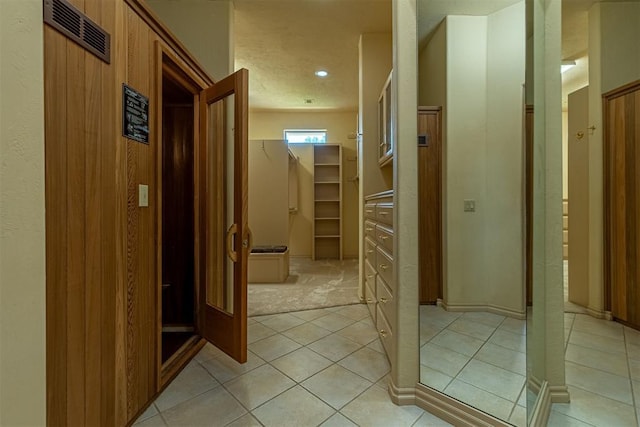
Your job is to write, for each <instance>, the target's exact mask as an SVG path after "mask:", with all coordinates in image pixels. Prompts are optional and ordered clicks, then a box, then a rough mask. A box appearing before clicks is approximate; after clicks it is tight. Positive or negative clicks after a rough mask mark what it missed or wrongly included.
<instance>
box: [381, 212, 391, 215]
mask: <svg viewBox="0 0 640 427" xmlns="http://www.w3.org/2000/svg"><path fill="white" fill-rule="evenodd" d="M380 215H382V216H387V215H389V212H380Z"/></svg>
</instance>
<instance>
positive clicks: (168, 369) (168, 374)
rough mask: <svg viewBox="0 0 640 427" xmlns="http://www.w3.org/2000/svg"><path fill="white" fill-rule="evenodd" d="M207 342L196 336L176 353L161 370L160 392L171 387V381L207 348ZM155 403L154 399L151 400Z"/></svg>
mask: <svg viewBox="0 0 640 427" xmlns="http://www.w3.org/2000/svg"><path fill="white" fill-rule="evenodd" d="M206 343H207V340H205V339H204V338H202V337H200V336H199V335H194V336H192V337H191V338H189V339H188V340H187V341H186V342H185V343H184V344H183V345H182V346H181V347H180V348H179V349H178V351H176V352H175V353H174V354H173V355H172V356H171V357H170V358H169V359H168V360H167V361H166V362H165V364H164V365H163V366H162V369H159V370H158V371H159V372H160V381H159V382H158V384H159V385H160V387H159V390H161V389H163V388H165V387H166V386H168V385H169V383H170V382H171V380H173V379H174V378H175V377H176V376H177V375H178V374H179V373H180V371H181V370H182V368H184V367H185V365H186V364H187V363H189V362H190V361H191V359H193V357H194V356H195V355H196V354H198V352H199V351H200V349H202V347H204V346H205V344H206ZM151 402H153V399H152V400H151Z"/></svg>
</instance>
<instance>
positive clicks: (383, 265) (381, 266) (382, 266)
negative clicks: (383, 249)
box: [378, 264, 389, 271]
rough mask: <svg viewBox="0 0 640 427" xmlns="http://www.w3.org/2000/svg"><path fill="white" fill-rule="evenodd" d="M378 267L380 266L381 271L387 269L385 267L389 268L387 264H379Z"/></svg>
mask: <svg viewBox="0 0 640 427" xmlns="http://www.w3.org/2000/svg"><path fill="white" fill-rule="evenodd" d="M378 267H380V268H381V269H382V271H387V268H389V266H388V265H387V264H380V265H379V266H378Z"/></svg>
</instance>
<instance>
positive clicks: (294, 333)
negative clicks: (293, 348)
mask: <svg viewBox="0 0 640 427" xmlns="http://www.w3.org/2000/svg"><path fill="white" fill-rule="evenodd" d="M330 333H331V331H329V330H327V329H325V328H321V327H320V326H316V325H314V324H313V323H304V324H302V325H300V326H296V327H295V328H291V329H289V330H288V331H284V332H283V333H282V335H284V336H286V337H288V338H291V339H292V340H294V341H295V342H297V343H298V344H302V345H307V344H311V343H312V342H314V341H317V340H319V339H320V338H323V337H326V336H327V335H329V334H330Z"/></svg>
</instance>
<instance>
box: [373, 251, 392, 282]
mask: <svg viewBox="0 0 640 427" xmlns="http://www.w3.org/2000/svg"><path fill="white" fill-rule="evenodd" d="M376 271H377V272H378V274H379V275H380V277H382V279H384V281H385V283H386V284H387V286H388V287H389V289H391V291H392V292H393V291H394V290H395V285H394V283H393V257H392V256H391V255H389V254H388V253H387V252H385V250H384V249H382V247H380V246H378V247H377V248H376Z"/></svg>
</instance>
